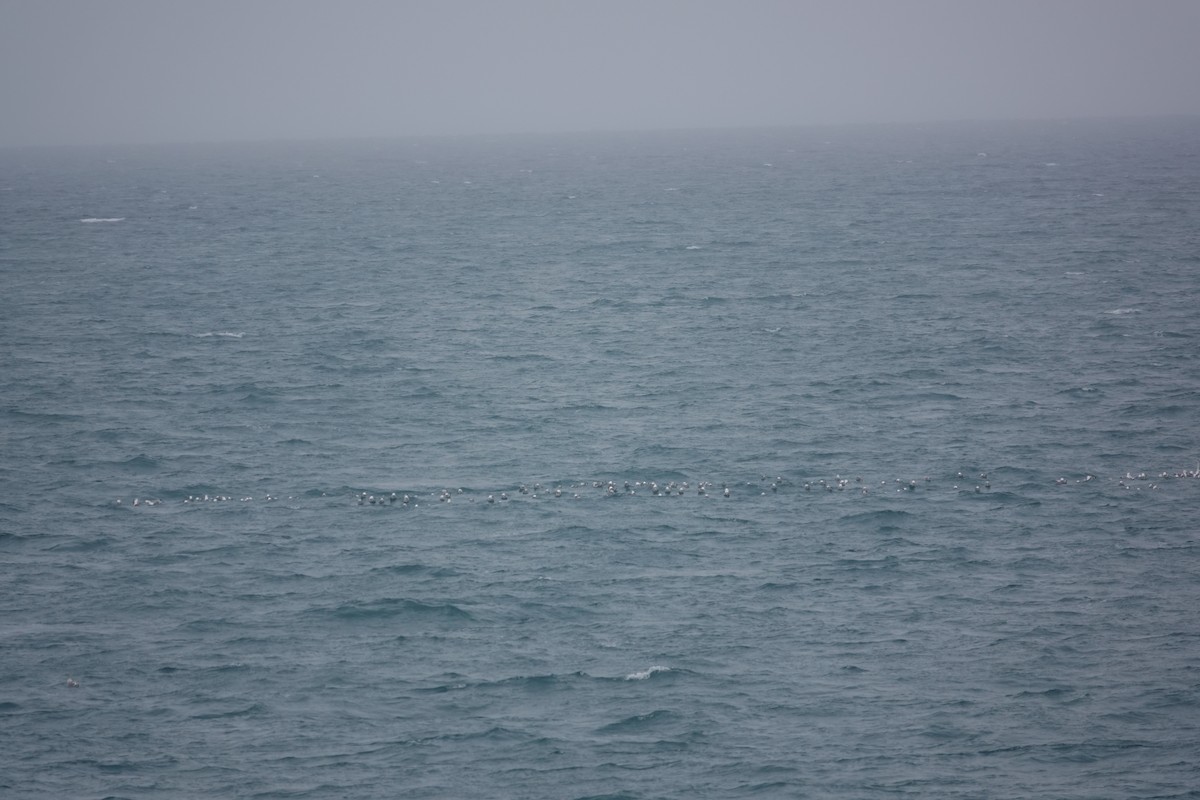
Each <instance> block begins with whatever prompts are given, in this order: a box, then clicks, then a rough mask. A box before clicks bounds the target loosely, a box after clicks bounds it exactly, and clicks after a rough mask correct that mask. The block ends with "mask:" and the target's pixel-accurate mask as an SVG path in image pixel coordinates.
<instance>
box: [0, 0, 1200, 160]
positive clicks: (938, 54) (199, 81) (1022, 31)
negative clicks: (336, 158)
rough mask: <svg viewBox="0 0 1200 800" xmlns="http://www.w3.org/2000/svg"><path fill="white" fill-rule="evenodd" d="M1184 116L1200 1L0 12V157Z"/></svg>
mask: <svg viewBox="0 0 1200 800" xmlns="http://www.w3.org/2000/svg"><path fill="white" fill-rule="evenodd" d="M1153 114H1200V0H1138V2H1129V1H1128V0H990V2H983V0H893V1H886V0H574V1H572V0H492V1H491V2H485V1H484V0H410V1H407V2H406V1H405V0H391V1H386V0H340V2H334V0H187V1H186V2H182V1H180V0H0V146H4V145H22V144H70V143H88V142H106V143H107V142H160V141H209V140H229V139H235V140H237V139H273V138H317V137H358V136H398V135H409V134H444V133H449V134H470V133H507V132H527V131H576V130H615V129H652V128H679V127H725V126H753V125H778V124H787V125H793V124H795V125H807V124H814V123H815V124H825V123H844V122H892V121H924V120H944V119H1010V118H1017V119H1025V118H1063V117H1092V116H1118V115H1153Z"/></svg>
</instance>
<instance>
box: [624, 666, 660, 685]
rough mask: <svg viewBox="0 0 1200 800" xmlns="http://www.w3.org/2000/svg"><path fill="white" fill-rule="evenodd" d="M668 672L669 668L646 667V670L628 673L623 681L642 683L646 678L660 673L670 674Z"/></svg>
mask: <svg viewBox="0 0 1200 800" xmlns="http://www.w3.org/2000/svg"><path fill="white" fill-rule="evenodd" d="M670 671H671V668H670V667H664V666H661V665H658V664H656V665H654V666H653V667H647V668H646V669H643V670H638V671H637V672H631V673H629V674H628V675H626V676H625V680H627V681H644V680H647V679H648V678H652V677H654V676H655V675H657V674H659V673H661V672H670Z"/></svg>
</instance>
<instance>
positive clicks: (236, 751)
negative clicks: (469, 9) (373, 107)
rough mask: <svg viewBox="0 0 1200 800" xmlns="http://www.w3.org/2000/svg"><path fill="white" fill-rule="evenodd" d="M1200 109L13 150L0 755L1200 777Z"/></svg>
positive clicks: (310, 796) (479, 789)
mask: <svg viewBox="0 0 1200 800" xmlns="http://www.w3.org/2000/svg"><path fill="white" fill-rule="evenodd" d="M1198 531H1200V120H1198V119H1186V118H1185V119H1143V120H1107V121H1103V120H1093V121H1068V122H1037V123H1035V122H1028V123H989V124H982V123H978V124H974V123H973V124H966V123H963V124H944V125H928V126H891V127H889V126H876V127H838V128H797V129H775V130H746V131H735V130H729V131H694V132H662V133H640V134H635V133H629V134H605V135H570V136H567V135H560V136H524V137H492V138H487V137H465V138H459V139H408V140H397V141H382V140H380V141H343V142H309V143H296V142H290V143H289V142H274V143H247V144H221V145H170V146H167V145H164V146H155V147H150V146H140V147H103V148H100V147H96V148H31V149H9V150H0V796H2V797H4V798H14V800H25V799H26V798H30V799H36V800H41V799H43V798H46V799H49V798H55V799H56V800H57V799H60V798H200V797H205V798H207V797H230V798H297V799H303V800H317V799H318V798H539V799H540V798H611V799H612V800H617V799H618V798H620V799H622V800H642V799H645V800H650V799H651V798H714V799H720V800H725V799H726V798H823V799H828V798H835V799H842V798H844V799H845V800H859V799H861V798H894V797H913V798H922V800H940V799H943V798H981V797H986V798H1030V797H1045V798H1183V797H1190V798H1195V797H1200V788H1198V787H1200V622H1198V618H1197V613H1198V611H1200V544H1198V541H1197V540H1198Z"/></svg>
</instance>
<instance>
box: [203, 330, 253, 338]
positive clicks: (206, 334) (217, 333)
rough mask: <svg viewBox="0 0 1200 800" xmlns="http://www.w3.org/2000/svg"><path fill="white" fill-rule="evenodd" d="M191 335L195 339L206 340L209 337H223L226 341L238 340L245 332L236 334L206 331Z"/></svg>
mask: <svg viewBox="0 0 1200 800" xmlns="http://www.w3.org/2000/svg"><path fill="white" fill-rule="evenodd" d="M192 335H193V336H195V337H196V338H197V339H207V338H209V337H210V336H223V337H225V338H226V339H240V338H242V337H243V336H245V335H246V333H245V331H238V332H236V333H234V332H233V331H208V332H207V333H194V334H192Z"/></svg>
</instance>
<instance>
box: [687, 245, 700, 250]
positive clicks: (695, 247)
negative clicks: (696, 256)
mask: <svg viewBox="0 0 1200 800" xmlns="http://www.w3.org/2000/svg"><path fill="white" fill-rule="evenodd" d="M686 249H688V250H700V249H701V247H700V245H698V244H689V245H688V246H687V248H686Z"/></svg>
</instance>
